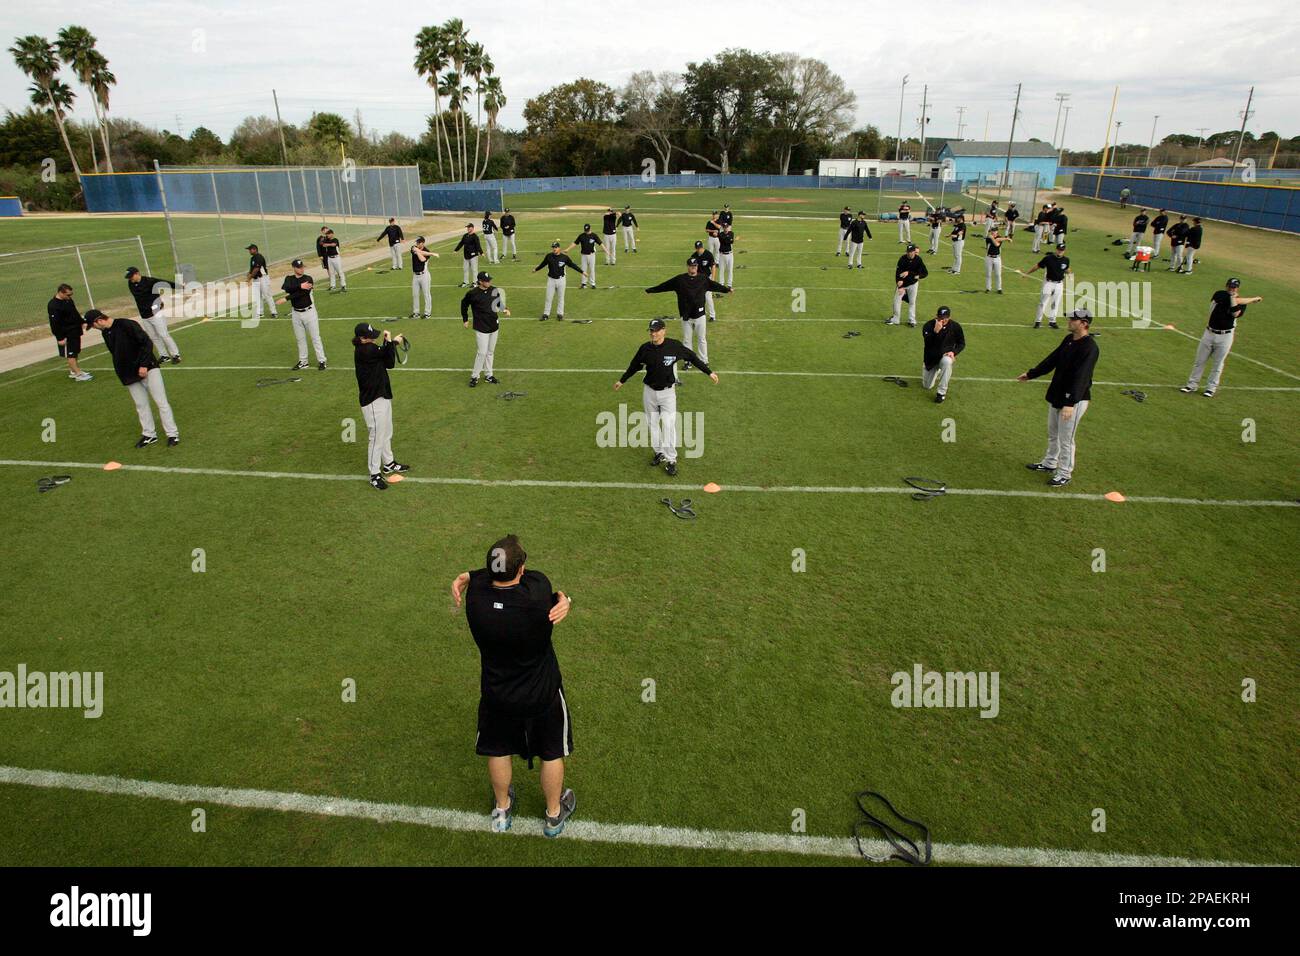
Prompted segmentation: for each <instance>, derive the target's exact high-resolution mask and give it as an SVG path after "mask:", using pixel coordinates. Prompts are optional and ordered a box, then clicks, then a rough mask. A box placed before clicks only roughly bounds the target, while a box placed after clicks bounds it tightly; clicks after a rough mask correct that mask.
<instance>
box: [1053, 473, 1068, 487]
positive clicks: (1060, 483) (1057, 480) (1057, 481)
mask: <svg viewBox="0 0 1300 956" xmlns="http://www.w3.org/2000/svg"><path fill="white" fill-rule="evenodd" d="M1069 483H1070V479H1069V478H1062V477H1061V476H1060V475H1055V476H1054V477H1053V478H1052V479H1051V480H1050V481H1048V482H1047V487H1049V488H1064V487H1065V486H1066V485H1068V484H1069Z"/></svg>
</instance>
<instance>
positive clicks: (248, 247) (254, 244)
mask: <svg viewBox="0 0 1300 956" xmlns="http://www.w3.org/2000/svg"><path fill="white" fill-rule="evenodd" d="M244 248H245V249H256V248H257V243H255V242H250V243H249V244H248V245H246V246H244Z"/></svg>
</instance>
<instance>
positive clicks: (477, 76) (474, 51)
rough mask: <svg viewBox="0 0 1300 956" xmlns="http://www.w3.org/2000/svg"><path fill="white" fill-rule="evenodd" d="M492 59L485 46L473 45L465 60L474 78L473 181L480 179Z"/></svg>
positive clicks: (468, 71) (468, 70)
mask: <svg viewBox="0 0 1300 956" xmlns="http://www.w3.org/2000/svg"><path fill="white" fill-rule="evenodd" d="M492 70H493V63H492V58H491V57H490V56H488V55H487V53H486V51H484V49H483V44H481V43H472V44H470V48H469V55H468V56H467V57H466V58H465V71H466V72H467V73H468V74H469V75H470V76H472V77H473V78H474V163H473V171H472V174H471V176H470V178H471V179H478V146H479V134H480V132H481V130H482V128H483V75H484V74H485V73H486V74H488V75H491V73H492Z"/></svg>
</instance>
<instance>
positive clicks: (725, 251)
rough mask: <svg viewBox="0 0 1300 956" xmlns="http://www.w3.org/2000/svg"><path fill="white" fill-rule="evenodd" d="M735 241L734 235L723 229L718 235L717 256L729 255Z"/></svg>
mask: <svg viewBox="0 0 1300 956" xmlns="http://www.w3.org/2000/svg"><path fill="white" fill-rule="evenodd" d="M735 241H736V234H735V233H734V232H732V231H731V230H730V229H724V230H722V232H720V233H718V254H719V255H723V256H729V255H731V247H732V245H733V244H734V243H735Z"/></svg>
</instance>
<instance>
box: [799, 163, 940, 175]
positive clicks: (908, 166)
mask: <svg viewBox="0 0 1300 956" xmlns="http://www.w3.org/2000/svg"><path fill="white" fill-rule="evenodd" d="M939 170H940V163H939V161H938V160H932V161H930V162H924V163H918V162H916V161H915V160H910V159H900V160H897V161H895V160H892V159H819V160H818V161H817V175H818V176H854V177H862V176H915V177H917V178H918V179H938V178H939V176H940V173H939Z"/></svg>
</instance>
